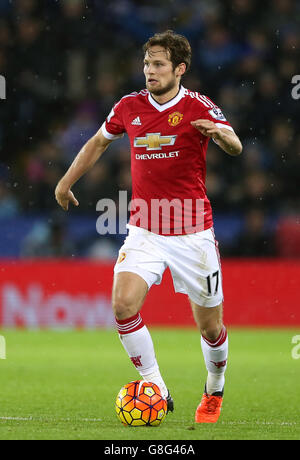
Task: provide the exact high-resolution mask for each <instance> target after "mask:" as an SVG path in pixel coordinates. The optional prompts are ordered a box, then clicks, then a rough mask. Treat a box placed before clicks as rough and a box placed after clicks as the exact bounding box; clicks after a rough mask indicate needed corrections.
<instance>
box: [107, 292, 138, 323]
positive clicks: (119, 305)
mask: <svg viewBox="0 0 300 460" xmlns="http://www.w3.org/2000/svg"><path fill="white" fill-rule="evenodd" d="M112 308H113V312H114V315H115V317H116V318H117V319H119V320H123V319H127V318H130V317H131V316H134V315H136V314H137V312H138V311H139V308H138V307H137V305H136V302H135V299H134V297H133V296H132V295H131V294H130V293H128V294H122V295H119V294H115V295H114V296H113V300H112Z"/></svg>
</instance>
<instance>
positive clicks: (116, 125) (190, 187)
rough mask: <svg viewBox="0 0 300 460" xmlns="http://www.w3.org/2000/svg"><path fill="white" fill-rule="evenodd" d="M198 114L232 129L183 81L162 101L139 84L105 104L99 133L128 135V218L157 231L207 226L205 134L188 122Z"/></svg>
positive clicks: (177, 232)
mask: <svg viewBox="0 0 300 460" xmlns="http://www.w3.org/2000/svg"><path fill="white" fill-rule="evenodd" d="M199 118H200V119H208V120H211V121H213V122H214V123H216V125H217V126H218V127H219V128H222V127H224V128H227V129H230V130H233V129H232V127H231V126H230V124H229V123H228V122H227V121H226V119H225V117H224V115H223V114H222V112H221V110H220V109H219V108H218V107H217V106H216V105H215V104H214V103H213V102H212V101H211V100H210V99H209V98H208V97H206V96H203V95H201V94H199V93H197V92H193V91H190V90H188V89H185V88H184V87H183V86H181V88H180V90H179V92H178V94H177V96H176V97H174V98H173V99H171V100H170V101H168V102H166V103H165V104H159V103H157V102H156V101H155V100H154V98H153V97H152V96H151V94H150V93H149V92H148V90H146V89H144V90H142V91H140V92H139V93H137V92H135V93H132V94H129V95H127V96H124V97H123V98H122V99H121V100H120V101H119V102H118V103H117V104H115V106H114V107H113V109H112V110H111V112H110V114H109V116H108V117H107V119H106V121H105V122H104V123H103V125H102V133H103V135H104V136H105V137H106V138H108V139H116V138H118V137H121V136H122V135H123V134H124V133H125V132H127V134H128V136H129V139H130V145H131V175H132V201H131V211H130V221H129V223H130V224H132V225H137V226H140V227H143V228H146V229H147V230H150V231H152V232H154V233H159V234H162V235H183V234H189V233H194V232H198V231H202V230H206V229H208V228H210V227H212V225H213V219H212V209H211V205H210V202H209V200H208V198H207V196H206V187H205V176H206V150H207V145H208V142H209V137H207V136H203V135H202V134H201V133H200V132H199V131H198V130H197V129H196V128H194V127H193V126H192V125H191V124H190V122H191V121H193V120H197V119H199Z"/></svg>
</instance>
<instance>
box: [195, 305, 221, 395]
mask: <svg viewBox="0 0 300 460" xmlns="http://www.w3.org/2000/svg"><path fill="white" fill-rule="evenodd" d="M190 302H191V306H192V310H193V314H194V318H195V321H196V324H197V326H198V328H199V331H200V334H201V347H202V352H203V356H204V360H205V364H206V369H207V372H208V376H207V381H206V391H207V393H208V394H213V393H215V392H222V391H223V388H224V383H225V371H226V366H227V358H228V337H227V331H226V328H225V326H224V324H223V306H222V304H220V305H218V306H216V307H211V308H207V307H201V306H199V305H197V304H196V303H195V302H192V301H190Z"/></svg>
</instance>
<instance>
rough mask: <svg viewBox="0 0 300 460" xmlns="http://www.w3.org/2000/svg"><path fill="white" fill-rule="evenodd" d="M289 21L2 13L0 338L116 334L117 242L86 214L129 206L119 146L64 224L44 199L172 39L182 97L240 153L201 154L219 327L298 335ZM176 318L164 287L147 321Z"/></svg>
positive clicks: (185, 9) (243, 1) (298, 45)
mask: <svg viewBox="0 0 300 460" xmlns="http://www.w3.org/2000/svg"><path fill="white" fill-rule="evenodd" d="M299 17H300V2H299V1H296V0H277V1H275V2H274V1H270V0H269V1H265V2H259V1H257V0H222V1H221V0H210V1H209V2H208V1H204V0H199V1H194V0H185V1H180V0H152V1H151V2H149V1H144V0H136V1H135V0H115V1H111V2H107V1H102V0H86V1H83V0H63V1H55V0H43V1H37V0H0V75H3V76H4V77H5V79H6V86H7V94H6V99H5V100H0V152H1V157H0V228H1V238H0V257H1V262H0V265H1V277H0V325H2V326H4V327H5V326H13V327H14V326H31V327H40V326H56V327H57V326H60V325H61V326H63V327H69V326H70V327H76V326H78V327H80V326H82V327H97V326H103V325H104V326H111V325H112V324H113V318H112V314H111V312H110V290H111V284H112V267H113V263H114V260H115V258H116V256H117V253H118V249H119V247H120V245H121V243H122V241H123V239H124V235H116V236H111V235H110V236H101V235H99V234H98V233H97V232H96V220H97V217H98V213H97V212H96V203H97V201H98V200H99V199H101V198H104V197H105V198H112V199H114V200H116V201H117V200H118V192H119V190H128V192H130V188H131V179H130V153H129V143H128V140H127V138H126V137H125V138H124V139H123V140H119V141H116V142H114V143H113V145H111V146H110V148H109V149H108V150H107V152H106V153H105V155H104V156H103V159H102V160H101V161H100V162H99V163H97V165H96V166H95V167H94V168H93V169H92V170H91V171H90V172H89V173H88V174H87V175H86V176H85V177H84V178H83V179H82V180H81V181H80V182H78V184H77V185H76V186H75V187H74V192H75V194H76V196H77V197H78V199H79V202H80V207H79V208H78V209H77V208H76V209H75V208H71V209H70V211H69V212H68V213H62V212H60V211H59V209H58V206H57V203H56V201H55V199H54V189H55V186H56V184H57V181H58V180H59V179H60V177H61V176H62V175H63V174H64V172H65V170H66V169H67V167H68V166H69V164H70V163H71V161H72V159H73V158H74V156H75V155H76V154H77V153H78V151H79V149H80V148H81V146H82V145H83V144H84V143H85V142H86V141H87V140H88V139H89V138H90V137H91V136H92V135H93V134H94V133H95V132H96V131H97V130H98V128H99V127H100V126H101V124H102V122H103V121H104V118H105V117H106V116H107V114H108V113H109V111H110V109H111V107H112V105H113V104H114V103H115V102H116V101H117V100H118V99H119V98H120V97H122V96H123V95H124V94H127V93H129V92H132V91H135V90H139V89H142V88H144V77H143V72H142V51H141V47H142V44H143V43H144V42H145V41H146V40H147V39H148V37H149V36H151V35H152V34H154V33H155V32H157V31H162V30H165V29H167V28H171V29H173V30H175V31H176V32H178V33H182V34H184V35H185V36H186V37H187V38H188V39H189V40H190V42H191V45H192V49H193V62H192V68H191V71H190V72H189V73H188V74H187V75H186V76H185V78H184V80H183V84H184V86H186V87H187V88H189V89H191V90H196V91H200V92H201V93H203V94H207V95H208V96H209V97H211V98H212V99H213V100H214V101H215V102H216V103H217V104H218V105H219V106H220V107H221V108H222V109H223V111H224V113H225V114H226V115H227V117H228V119H229V120H230V121H231V122H232V125H233V126H234V128H235V130H236V131H237V133H238V135H239V136H240V138H241V140H242V142H243V145H244V151H243V154H242V155H241V156H240V157H238V158H235V159H232V158H230V157H228V156H227V155H225V154H223V152H222V151H221V150H220V149H218V148H217V147H216V146H215V145H214V144H213V143H210V146H209V151H208V156H207V161H208V173H207V189H208V196H209V198H210V199H211V203H212V207H213V210H214V220H215V232H216V235H217V239H218V240H219V244H220V252H221V256H222V257H223V269H224V290H225V296H226V297H225V299H226V301H225V305H226V312H227V313H226V315H227V323H228V324H232V325H234V324H236V325H290V326H291V325H294V326H295V325H299V324H300V316H299V309H298V306H297V299H299V295H298V285H299V275H300V261H299V258H300V231H299V228H300V225H299V224H300V201H299V170H300V161H299V159H300V133H299V125H300V117H299V108H300V100H299V99H298V100H297V99H295V98H293V97H292V88H293V85H292V83H291V80H292V77H293V76H294V75H297V74H299V73H300V70H299V62H300V35H299V26H297V19H298V24H299ZM154 302H155V303H157V302H160V303H164V305H170V307H172V308H170V309H168V308H166V309H165V310H164V311H163V312H162V313H160V315H159V314H158V312H157V311H154V312H153V311H151V305H153V303H154ZM185 303H186V300H185V298H184V296H180V295H178V296H174V295H173V293H172V286H171V284H170V279H169V277H168V274H167V275H166V277H165V280H164V282H163V284H162V286H160V287H155V288H153V292H152V293H151V295H150V296H149V298H148V299H147V303H146V305H145V320H146V319H147V321H148V322H150V323H151V322H152V323H153V324H169V323H170V324H177V325H178V324H192V319H191V316H190V313H189V311H188V310H184V309H182V304H184V305H185ZM179 311H181V312H184V313H182V314H181V315H178V312H179Z"/></svg>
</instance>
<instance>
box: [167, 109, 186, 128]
mask: <svg viewBox="0 0 300 460" xmlns="http://www.w3.org/2000/svg"><path fill="white" fill-rule="evenodd" d="M182 119H183V114H182V113H180V112H173V113H171V114H170V115H169V118H168V123H169V125H170V126H177V125H178V124H179V123H180V122H181V120H182Z"/></svg>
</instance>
